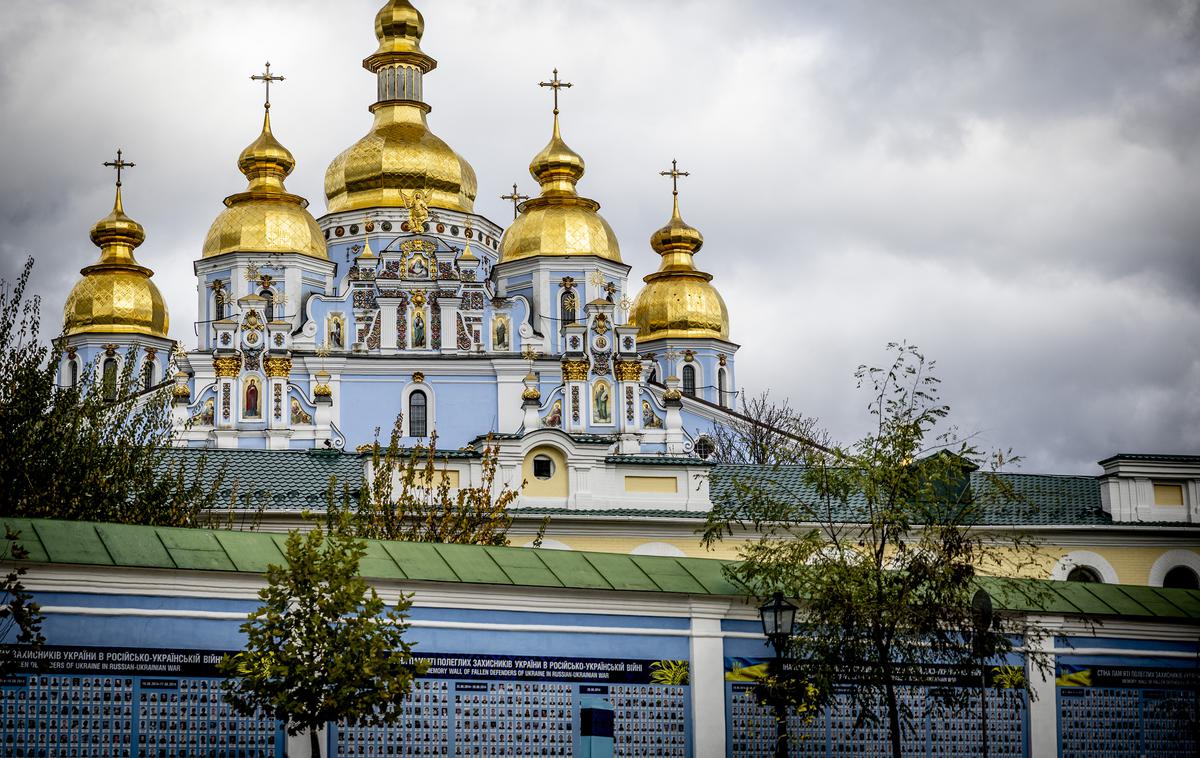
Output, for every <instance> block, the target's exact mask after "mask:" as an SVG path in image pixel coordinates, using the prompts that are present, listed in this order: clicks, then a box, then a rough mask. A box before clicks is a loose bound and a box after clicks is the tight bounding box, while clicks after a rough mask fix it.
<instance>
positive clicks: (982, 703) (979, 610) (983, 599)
mask: <svg viewBox="0 0 1200 758" xmlns="http://www.w3.org/2000/svg"><path fill="white" fill-rule="evenodd" d="M994 620H995V611H994V610H993V609H992V596H991V595H989V594H988V592H987V590H984V589H980V590H976V591H975V595H974V596H972V598H971V624H972V626H974V627H975V630H974V631H975V633H974V635H972V642H973V643H974V644H973V645H972V647H973V648H974V650H973V651H972V652H973V653H974V655H975V657H976V658H977V659H978V660H979V729H980V746H981V748H982V750H981V753H982V756H983V758H987V756H988V718H987V690H988V682H987V669H988V667H987V658H988V647H989V644H988V643H989V639H988V633H989V632H990V631H991V629H992V623H993V621H994Z"/></svg>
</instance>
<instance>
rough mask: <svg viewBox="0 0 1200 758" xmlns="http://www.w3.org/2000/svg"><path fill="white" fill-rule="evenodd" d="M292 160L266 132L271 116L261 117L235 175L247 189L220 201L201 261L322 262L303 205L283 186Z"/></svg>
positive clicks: (319, 240)
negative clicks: (258, 256) (242, 256)
mask: <svg viewBox="0 0 1200 758" xmlns="http://www.w3.org/2000/svg"><path fill="white" fill-rule="evenodd" d="M295 167H296V159H295V158H293V157H292V154H291V152H290V151H288V149H287V148H286V147H284V146H283V145H281V144H280V143H279V140H277V139H275V135H274V134H273V133H272V132H271V113H270V111H269V110H268V111H267V112H266V114H265V115H264V116H263V128H262V133H261V134H259V135H258V138H257V139H255V140H254V141H253V142H251V143H250V144H249V145H247V146H246V149H245V150H243V151H242V153H241V155H239V156H238V170H239V171H241V172H242V173H243V174H244V175H245V176H246V179H248V180H249V182H250V184H249V186H248V187H247V188H246V191H245V192H239V193H238V194H236V195H230V196H229V197H227V198H225V206H226V208H225V210H223V211H221V213H220V214H219V215H218V216H217V218H216V220H215V221H213V223H212V226H211V227H209V229H208V236H207V237H206V238H205V240H204V251H203V253H202V256H203V257H204V258H212V257H213V256H217V255H224V254H225V253H234V252H246V253H300V254H302V255H311V256H312V257H314V258H322V259H328V258H329V252H328V250H327V249H326V247H325V236H324V234H323V233H322V231H321V227H319V226H317V220H316V219H314V218H313V217H312V214H311V213H309V212H308V211H307V210H306V209H307V207H308V201H307V200H305V199H304V198H302V197H300V196H299V195H293V194H291V193H289V192H288V191H287V189H286V188H285V187H284V186H283V180H284V179H285V178H286V177H287V175H288V174H290V173H292V169H294V168H295Z"/></svg>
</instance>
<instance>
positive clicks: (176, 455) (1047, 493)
mask: <svg viewBox="0 0 1200 758" xmlns="http://www.w3.org/2000/svg"><path fill="white" fill-rule="evenodd" d="M497 436H498V437H504V435H497ZM577 439H579V438H578V437H577ZM202 455H203V456H207V459H208V469H207V471H206V476H207V477H211V476H213V475H214V474H215V472H216V471H218V470H221V469H222V468H224V469H225V471H226V477H225V485H224V487H223V491H222V493H221V501H220V502H219V503H218V506H217V507H218V508H221V507H227V506H228V505H229V503H230V502H231V501H232V500H233V499H234V498H235V497H236V503H237V507H243V508H257V507H259V506H260V505H261V506H263V507H265V508H267V509H271V510H276V509H289V510H301V509H313V510H320V509H322V508H324V507H325V503H326V495H325V493H326V490H327V488H328V486H329V480H330V477H336V479H337V482H338V490H339V491H340V490H341V488H342V487H343V486H345V487H348V488H349V489H350V491H351V492H352V493H356V492H357V491H358V490H359V489H361V487H362V486H363V477H364V473H365V463H364V456H363V455H360V454H356V453H347V452H342V451H337V450H216V449H206V450H198V449H191V448H171V449H170V450H168V451H167V456H166V461H167V462H168V464H176V463H183V465H184V471H185V475H187V476H194V475H195V470H196V464H197V462H198V461H199V460H200V457H201V456H202ZM478 455H479V452H478V451H475V450H461V451H438V456H439V457H477V456H478ZM605 461H606V462H607V463H609V464H612V465H617V466H631V465H677V466H685V465H686V466H705V467H707V468H708V469H709V473H710V475H711V480H710V481H711V497H712V498H713V500H714V501H716V500H719V499H721V498H730V497H737V496H739V494H740V488H749V489H751V490H755V489H761V490H762V491H763V492H764V493H767V494H769V495H771V496H774V497H787V498H814V496H815V495H814V492H813V491H812V489H811V488H810V487H809V486H808V484H807V483H806V482H805V476H804V474H805V472H804V468H803V467H801V466H778V467H776V466H754V465H746V464H718V465H715V466H712V465H711V464H708V463H707V462H705V461H702V460H700V459H698V458H671V457H661V456H624V455H614V456H608V457H607V458H606V459H605ZM995 476H996V477H997V478H998V479H999V480H1000V481H1001V482H1003V484H1004V486H1006V487H1008V488H1010V489H1011V490H1012V492H1013V493H1014V495H1015V496H1016V502H1013V503H1011V504H1001V503H999V502H998V503H995V504H992V505H989V506H988V507H987V509H986V511H985V514H984V519H983V522H982V524H983V525H985V526H1028V527H1038V526H1084V527H1086V526H1109V525H1113V524H1114V522H1113V521H1112V519H1111V517H1110V516H1109V515H1108V514H1106V513H1105V512H1104V510H1103V508H1102V507H1101V502H1100V480H1099V479H1097V478H1096V477H1089V476H1060V475H1045V474H1017V473H1000V474H996V475H995ZM970 477H971V486H972V488H973V489H974V491H975V492H976V494H977V495H986V494H987V489H988V487H990V486H991V480H990V479H989V478H988V476H987V475H985V474H984V473H983V472H979V471H976V472H972V473H971V474H970ZM997 500H999V501H1003V500H1004V499H1003V498H998V499H997ZM862 505H863V503H862V502H860V501H855V500H854V499H853V498H852V499H851V501H850V502H849V503H846V504H845V505H844V506H843V507H842V508H841V512H840V513H839V514H838V517H839V518H841V519H842V520H843V521H846V522H852V521H854V520H855V519H857V518H860V514H861V507H862ZM514 510H515V511H516V512H518V513H524V514H528V515H563V516H568V515H569V516H608V517H618V518H622V517H623V518H638V519H642V518H645V519H654V518H659V519H677V518H686V519H697V520H700V519H703V518H704V517H705V516H706V515H707V514H706V512H704V511H697V510H691V511H687V510H681V509H674V510H660V509H648V508H618V509H602V508H596V509H588V510H585V511H579V510H566V509H556V508H517V509H514ZM1120 526H1122V527H1130V528H1137V527H1148V526H1154V527H1160V526H1188V524H1160V523H1153V524H1151V523H1143V522H1132V523H1121V524H1120Z"/></svg>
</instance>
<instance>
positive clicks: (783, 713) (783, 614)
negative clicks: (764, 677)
mask: <svg viewBox="0 0 1200 758" xmlns="http://www.w3.org/2000/svg"><path fill="white" fill-rule="evenodd" d="M758 614H759V616H760V617H761V618H762V625H763V634H765V635H766V637H767V642H768V643H769V644H770V645H771V647H772V648H774V649H775V658H774V660H772V662H771V663H772V669H773V670H774V673H775V678H776V680H779V679H782V678H783V651H784V649H785V648H786V647H787V643H788V640H789V639H791V636H792V627H793V626H794V625H795V623H796V606H794V605H792V604H791V603H789V602H788V601H786V600H784V599H783V593H782V592H776V593H774V594H773V595H771V599H770V600H769V601H768V602H766V603H764V604H763V605H762V606H761V607H759V609H758ZM774 700H775V702H774V703H772V706H773V707H774V709H775V756H776V758H787V756H788V724H787V704H786V703H785V702H784V701H783V699H782V698H780V697H778V695H776V696H775V697H774Z"/></svg>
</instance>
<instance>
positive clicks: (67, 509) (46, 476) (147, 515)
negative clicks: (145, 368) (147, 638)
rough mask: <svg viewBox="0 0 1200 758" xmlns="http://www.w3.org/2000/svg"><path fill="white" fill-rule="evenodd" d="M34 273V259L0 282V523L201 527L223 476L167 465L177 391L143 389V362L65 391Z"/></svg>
mask: <svg viewBox="0 0 1200 758" xmlns="http://www.w3.org/2000/svg"><path fill="white" fill-rule="evenodd" d="M32 269H33V259H32V258H30V259H29V260H28V261H27V262H26V264H25V269H24V271H23V272H22V273H21V276H20V277H19V278H18V280H17V282H16V284H15V285H13V286H12V287H9V286H8V284H7V282H5V283H2V284H0V376H3V377H4V381H3V382H2V383H0V482H4V483H5V487H6V492H5V497H4V498H3V499H2V500H0V517H3V516H23V517H36V518H59V519H74V520H87V521H109V522H119V523H134V524H153V525H161V526H192V525H196V524H197V523H198V522H199V521H201V520H203V519H202V516H203V514H204V511H205V510H206V509H207V508H209V507H211V506H212V505H213V504H214V503H215V502H216V501H217V498H218V493H219V492H220V491H221V488H222V485H223V480H224V471H223V470H220V471H211V470H210V471H208V472H207V473H206V471H205V469H206V467H207V464H206V461H205V459H204V457H203V456H201V458H200V460H199V461H198V462H197V463H196V464H195V468H185V466H184V464H183V463H182V462H173V461H172V460H171V459H170V458H169V457H168V456H169V450H168V446H169V445H170V443H171V438H172V429H171V417H170V414H169V412H168V411H169V403H170V388H169V386H166V385H160V386H158V387H156V388H152V389H151V390H150V391H144V390H143V388H142V387H141V386H140V384H139V382H138V381H137V378H136V376H135V373H134V364H135V363H138V362H139V361H135V360H126V361H125V362H124V363H125V369H124V371H122V372H121V373H120V375H118V376H116V377H113V376H108V377H97V376H96V371H95V367H94V366H91V367H87V368H85V369H84V370H82V371H81V372H80V376H81V379H82V381H81V382H80V383H79V384H78V385H77V386H59V384H58V382H57V377H56V374H57V370H58V365H59V359H60V357H61V350H60V348H58V347H53V346H50V345H46V344H45V343H43V342H40V341H39V330H40V326H41V315H40V308H41V303H40V300H39V298H37V297H29V298H26V296H25V288H26V285H27V284H28V281H29V275H30V272H31V271H32ZM60 344H61V341H60ZM130 357H131V358H132V356H130Z"/></svg>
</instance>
